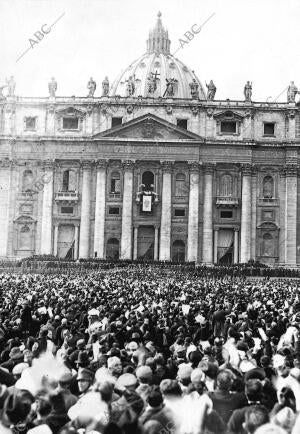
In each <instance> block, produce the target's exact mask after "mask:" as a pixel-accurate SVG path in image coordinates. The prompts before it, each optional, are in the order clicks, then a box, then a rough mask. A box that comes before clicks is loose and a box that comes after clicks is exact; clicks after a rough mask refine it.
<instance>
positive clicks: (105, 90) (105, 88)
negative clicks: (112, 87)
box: [102, 76, 109, 96]
mask: <svg viewBox="0 0 300 434" xmlns="http://www.w3.org/2000/svg"><path fill="white" fill-rule="evenodd" d="M108 92H109V80H108V77H107V76H106V77H105V79H104V80H103V81H102V96H107V95H108Z"/></svg>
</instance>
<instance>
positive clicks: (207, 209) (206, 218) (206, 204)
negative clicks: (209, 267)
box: [202, 164, 214, 264]
mask: <svg viewBox="0 0 300 434" xmlns="http://www.w3.org/2000/svg"><path fill="white" fill-rule="evenodd" d="M213 171H214V166H213V165H212V164H205V166H204V197H203V241H202V244H203V253H202V262H204V263H206V264H212V263H213V215H212V213H213V204H212V200H213Z"/></svg>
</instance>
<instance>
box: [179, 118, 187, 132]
mask: <svg viewBox="0 0 300 434" xmlns="http://www.w3.org/2000/svg"><path fill="white" fill-rule="evenodd" d="M177 126H178V127H180V128H184V129H185V130H187V119H177Z"/></svg>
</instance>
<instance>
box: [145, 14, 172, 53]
mask: <svg viewBox="0 0 300 434" xmlns="http://www.w3.org/2000/svg"><path fill="white" fill-rule="evenodd" d="M170 44H171V41H170V39H169V35H168V31H167V30H165V29H164V27H163V25H162V21H161V12H158V14H157V22H156V25H155V27H154V29H153V30H150V32H149V38H148V40H147V53H148V54H151V53H157V54H161V53H162V54H170Z"/></svg>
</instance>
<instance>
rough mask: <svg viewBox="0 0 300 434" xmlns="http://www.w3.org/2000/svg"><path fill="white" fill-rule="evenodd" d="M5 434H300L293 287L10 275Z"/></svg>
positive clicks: (150, 273) (156, 270)
mask: <svg viewBox="0 0 300 434" xmlns="http://www.w3.org/2000/svg"><path fill="white" fill-rule="evenodd" d="M0 301H1V302H0V415H1V419H0V434H2V433H3V434H6V433H8V434H11V433H24V434H26V433H27V432H28V433H29V434H51V433H53V434H58V433H61V434H77V433H78V434H84V433H93V434H98V433H101V434H102V433H103V434H111V433H113V434H123V433H128V434H129V433H130V434H131V433H132V434H135V433H140V434H148V433H149V434H150V433H151V434H169V433H174V434H177V433H178V434H200V433H207V434H208V433H212V434H213V433H215V434H226V433H228V434H239V433H241V434H243V433H246V434H254V433H256V434H263V433H265V434H266V433H273V434H277V433H278V434H284V433H292V434H299V433H300V416H298V413H299V412H300V338H299V327H300V309H299V307H300V299H299V290H298V283H297V281H296V280H292V279H290V280H288V279H286V280H269V279H264V280H246V279H245V278H244V277H240V276H229V275H227V274H226V273H222V274H219V275H218V276H217V277H216V276H214V275H209V274H207V273H204V274H203V275H201V273H199V271H197V270H193V269H191V270H188V269H181V268H180V267H175V268H170V269H168V268H167V267H166V268H162V267H155V266H138V265H132V266H128V267H126V268H122V269H112V270H109V271H105V272H101V271H97V272H91V271H90V272H86V273H85V274H82V273H81V274H79V273H76V272H75V271H71V272H69V273H66V274H58V275H52V276H49V275H48V276H46V275H42V274H33V273H32V274H12V273H3V274H0Z"/></svg>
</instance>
